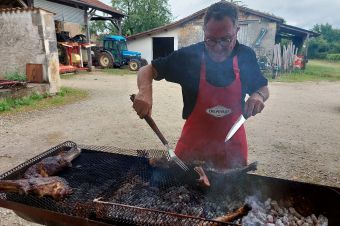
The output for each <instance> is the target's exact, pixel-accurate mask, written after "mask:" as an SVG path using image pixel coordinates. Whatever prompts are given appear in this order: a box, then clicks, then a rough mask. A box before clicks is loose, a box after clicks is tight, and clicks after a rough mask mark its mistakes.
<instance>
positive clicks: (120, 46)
mask: <svg viewBox="0 0 340 226" xmlns="http://www.w3.org/2000/svg"><path fill="white" fill-rule="evenodd" d="M92 50H93V53H94V57H93V61H94V64H95V65H98V66H101V67H102V68H112V67H121V66H123V65H129V69H130V70H131V71H138V70H139V68H140V67H142V66H145V65H147V64H148V63H147V61H146V60H145V59H142V58H141V53H139V52H133V51H129V50H128V49H127V45H126V38H124V37H122V36H116V35H109V36H105V37H104V39H103V47H94V48H92Z"/></svg>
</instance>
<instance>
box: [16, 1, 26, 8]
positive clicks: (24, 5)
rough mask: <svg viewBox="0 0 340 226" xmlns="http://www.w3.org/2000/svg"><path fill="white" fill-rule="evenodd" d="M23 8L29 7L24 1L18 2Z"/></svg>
mask: <svg viewBox="0 0 340 226" xmlns="http://www.w3.org/2000/svg"><path fill="white" fill-rule="evenodd" d="M17 1H18V2H19V3H20V4H21V5H22V6H23V7H25V8H27V7H28V5H27V4H26V3H25V2H24V0H17Z"/></svg>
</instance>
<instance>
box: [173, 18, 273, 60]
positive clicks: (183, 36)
mask: <svg viewBox="0 0 340 226" xmlns="http://www.w3.org/2000/svg"><path fill="white" fill-rule="evenodd" d="M261 29H266V34H265V36H264V37H263V40H262V42H261V45H260V46H258V47H256V46H255V45H254V44H255V41H256V39H257V37H258V36H259V34H260V32H261ZM276 30H277V25H276V23H275V22H272V21H269V20H267V19H265V18H261V17H259V16H256V15H245V14H242V13H241V15H240V31H239V33H238V40H239V42H240V43H242V44H244V45H247V46H249V47H251V48H253V49H254V51H255V52H256V54H257V55H258V56H263V55H266V56H268V57H271V55H272V52H273V47H274V45H275V35H276ZM203 40H204V33H203V18H202V17H201V18H196V19H195V20H192V21H190V22H189V23H186V24H185V25H183V26H182V27H181V28H180V30H179V33H178V47H179V48H182V47H185V46H189V45H192V44H194V43H197V42H201V41H203Z"/></svg>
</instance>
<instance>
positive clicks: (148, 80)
mask: <svg viewBox="0 0 340 226" xmlns="http://www.w3.org/2000/svg"><path fill="white" fill-rule="evenodd" d="M155 74H156V71H155V69H154V68H153V67H152V65H151V64H149V65H146V66H144V67H142V68H141V69H139V71H138V74H137V86H138V89H139V92H138V94H137V95H136V97H135V100H134V102H133V108H134V109H135V111H136V112H137V114H138V116H139V117H140V118H144V117H145V116H147V115H149V116H151V109H152V80H153V78H154V77H155V76H154V75H155Z"/></svg>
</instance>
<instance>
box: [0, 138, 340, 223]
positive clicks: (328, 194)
mask: <svg viewBox="0 0 340 226" xmlns="http://www.w3.org/2000/svg"><path fill="white" fill-rule="evenodd" d="M71 147H76V144H75V143H73V142H71V141H68V142H65V143H63V144H60V145H58V146H56V147H54V148H52V149H50V150H48V151H46V152H44V153H42V154H40V155H39V156H37V157H34V158H32V159H30V160H28V161H27V162H25V163H23V164H21V165H19V166H17V167H15V168H14V169H12V170H10V171H8V172H6V173H4V174H3V175H1V176H0V179H19V178H21V177H22V175H23V173H24V172H25V171H26V169H27V168H28V167H29V166H31V165H32V164H34V163H36V162H38V161H40V160H41V159H43V158H45V157H49V156H52V155H56V154H58V153H59V152H61V151H67V150H69V149H71ZM81 148H82V154H81V155H80V156H79V157H78V158H77V159H75V160H74V161H73V162H72V164H73V167H72V168H69V169H66V170H64V171H62V172H61V173H60V174H59V175H58V176H61V177H63V178H65V179H66V180H67V181H68V182H69V184H70V186H71V187H72V188H73V191H74V193H73V194H72V195H71V196H69V197H67V198H66V199H64V200H62V201H59V202H56V201H54V200H53V199H52V198H47V197H43V198H38V197H35V196H31V195H26V196H25V195H19V194H15V193H0V202H1V199H6V200H8V201H11V202H13V203H21V204H26V205H27V206H32V207H37V208H42V209H46V210H50V211H53V212H57V213H63V214H67V215H69V216H79V217H82V218H88V219H92V220H95V221H102V222H107V223H114V224H116V225H214V226H215V225H216V226H217V225H235V224H231V223H230V224H222V223H218V222H214V221H212V220H208V219H213V218H214V217H215V216H214V215H213V214H212V215H211V214H210V215H209V214H208V212H209V211H210V213H215V214H216V215H222V213H225V212H226V209H223V206H224V207H225V206H226V205H228V207H229V210H230V208H231V207H240V206H241V205H242V204H243V203H242V202H243V201H242V200H245V197H246V196H249V195H256V196H258V197H259V198H261V199H262V198H267V197H273V198H275V199H281V198H294V200H295V202H294V203H295V204H296V205H297V206H295V207H299V206H301V207H304V208H305V207H306V206H307V207H308V208H309V211H314V213H316V214H320V213H322V214H324V215H326V216H329V219H330V225H338V223H339V221H338V213H337V212H336V210H338V209H339V208H338V206H339V202H338V200H339V193H338V190H339V189H337V188H331V189H330V188H328V187H323V186H318V185H311V184H304V183H299V182H291V181H285V180H280V179H275V178H266V177H261V176H254V175H247V176H244V177H237V178H221V175H213V174H212V175H208V177H209V179H210V180H211V181H213V183H212V184H214V186H213V187H211V188H210V189H209V193H206V192H204V191H200V190H198V189H196V188H194V187H193V184H194V183H195V180H196V174H195V173H193V170H192V169H191V171H189V172H187V173H184V172H183V171H182V170H181V169H179V168H172V169H171V170H160V169H155V168H152V167H150V166H149V164H148V158H149V157H160V156H162V155H164V154H165V152H164V151H158V150H149V151H142V150H139V151H138V150H137V151H134V150H125V149H120V148H114V147H100V146H81ZM136 177H139V178H140V180H141V181H143V182H146V183H148V184H147V186H149V187H153V188H156V189H159V191H158V192H159V194H160V196H159V197H160V198H161V199H162V198H163V197H164V195H166V192H167V191H168V189H169V188H171V187H176V186H177V187H180V186H183V185H185V186H186V187H185V188H186V189H188V190H189V191H190V192H189V193H190V194H192V195H195V197H196V199H197V200H195V199H194V201H193V202H189V203H188V204H189V206H187V207H189V208H196V207H198V206H199V205H201V206H200V208H201V210H202V211H203V212H200V213H199V214H198V213H197V214H195V213H192V212H190V213H186V214H183V212H181V211H176V209H175V210H174V209H173V208H172V206H170V207H169V208H164V206H163V207H161V206H159V205H158V204H159V203H158V204H157V205H153V206H152V205H151V206H150V205H149V206H148V205H143V204H144V203H142V202H139V203H138V201H141V200H138V199H125V200H124V199H119V198H118V199H117V197H115V195H117V193H118V192H120V191H122V189H124V186H126V184H127V183H132V182H133V180H135V178H136ZM137 188H138V187H137ZM190 189H192V190H190ZM137 190H138V189H137ZM144 190H145V189H144ZM146 190H147V189H146ZM138 191H139V190H138ZM307 191H308V192H307ZM302 194H303V195H302ZM118 197H119V196H118ZM135 197H136V196H135ZM141 197H143V198H144V199H145V200H146V199H148V198H150V197H151V196H150V194H149V193H148V191H146V193H145V194H143V195H142V196H141ZM318 197H323V198H322V200H320V199H319V198H318ZM151 198H152V197H151ZM142 201H143V200H142ZM208 202H210V203H212V205H211V206H209V205H208V204H207V203H208ZM141 204H142V205H141ZM161 204H162V203H160V205H161ZM163 204H164V203H163ZM210 208H211V209H210ZM179 209H180V210H181V208H179ZM221 211H222V212H221ZM236 225H237V224H236Z"/></svg>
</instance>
